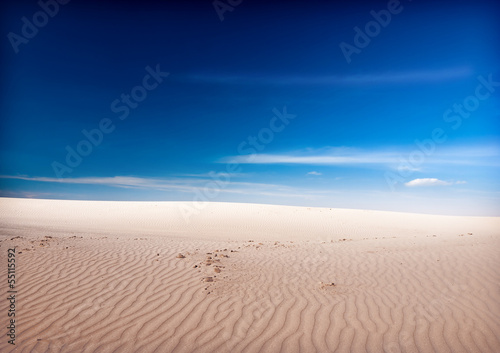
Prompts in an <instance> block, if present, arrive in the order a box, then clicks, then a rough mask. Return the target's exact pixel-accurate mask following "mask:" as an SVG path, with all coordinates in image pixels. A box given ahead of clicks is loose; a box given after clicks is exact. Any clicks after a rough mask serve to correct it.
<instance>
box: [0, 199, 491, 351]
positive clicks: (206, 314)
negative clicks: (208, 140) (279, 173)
mask: <svg viewBox="0 0 500 353" xmlns="http://www.w3.org/2000/svg"><path fill="white" fill-rule="evenodd" d="M189 207H192V204H190V203H180V202H157V203H154V202H93V201H92V202H86V201H55V200H28V199H8V198H2V199H0V212H1V215H2V218H1V221H0V230H1V233H0V240H1V242H0V258H1V262H2V263H4V264H6V263H7V262H6V260H5V259H6V257H7V249H8V248H12V247H16V250H17V255H16V271H17V272H16V274H17V287H16V289H17V291H18V294H17V298H18V300H17V302H16V323H17V326H16V345H15V346H12V345H10V344H9V343H8V337H7V336H5V334H2V337H3V338H1V339H0V351H1V352H10V351H16V352H287V353H288V352H500V308H499V304H498V303H499V302H500V271H499V268H500V260H499V257H498V250H499V249H500V247H499V245H500V218H492V217H450V216H431V215H420V214H405V213H396V212H381V211H364V210H345V209H327V208H306V207H286V206H267V205H252V204H231V203H212V204H208V205H206V207H204V208H203V209H202V210H201V211H200V212H199V214H195V215H193V216H192V217H191V218H190V219H189V220H186V219H185V218H184V217H183V212H184V214H185V210H186V209H188V208H189ZM0 272H1V273H0V276H1V277H0V278H1V280H0V290H1V291H2V293H6V292H7V289H8V288H7V283H6V278H7V268H6V266H2V267H1V270H0ZM8 307H9V302H8V301H7V300H1V301H0V313H2V314H0V315H1V316H0V317H1V320H0V322H1V323H2V327H5V326H6V325H8V323H7V322H8V318H7V311H8ZM4 331H6V329H4Z"/></svg>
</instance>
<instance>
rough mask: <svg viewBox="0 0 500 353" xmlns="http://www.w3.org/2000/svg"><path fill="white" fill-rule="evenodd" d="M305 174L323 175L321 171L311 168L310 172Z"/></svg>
mask: <svg viewBox="0 0 500 353" xmlns="http://www.w3.org/2000/svg"><path fill="white" fill-rule="evenodd" d="M307 175H323V173H320V172H316V171H314V170H313V171H312V172H309V173H307Z"/></svg>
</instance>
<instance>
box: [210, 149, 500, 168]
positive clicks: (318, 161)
mask: <svg viewBox="0 0 500 353" xmlns="http://www.w3.org/2000/svg"><path fill="white" fill-rule="evenodd" d="M414 151H416V152H419V153H420V154H423V152H420V151H419V150H417V149H414V150H409V149H405V150H403V149H399V150H397V151H388V150H387V149H385V150H379V151H374V152H369V151H363V150H356V149H353V148H326V149H325V148H323V149H321V150H316V151H310V150H309V151H295V152H289V153H286V154H265V153H261V154H251V155H237V156H227V157H224V158H221V159H219V160H217V161H216V162H217V163H237V164H302V165H332V166H341V165H386V166H392V167H395V166H398V165H400V164H401V162H402V161H405V160H407V159H408V156H410V155H411V153H413V152H414ZM498 156H500V150H498V149H492V148H491V147H487V148H484V149H481V148H469V149H465V148H459V149H456V150H455V149H448V150H444V149H443V150H442V151H439V152H434V153H430V154H428V155H424V160H423V163H422V164H427V163H429V164H452V165H471V166H474V165H476V166H477V165H481V166H498V165H499V162H498V158H497V157H498ZM406 168H408V167H406ZM411 169H412V170H413V171H419V170H420V166H418V167H413V168H411Z"/></svg>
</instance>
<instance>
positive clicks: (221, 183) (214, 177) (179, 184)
mask: <svg viewBox="0 0 500 353" xmlns="http://www.w3.org/2000/svg"><path fill="white" fill-rule="evenodd" d="M207 175H210V177H207V178H201V177H200V178H169V179H162V178H143V177H133V176H114V177H82V178H48V177H29V176H23V175H0V178H1V179H17V180H26V181H34V182H46V183H60V184H82V185H106V186H110V187H118V188H126V189H134V188H135V189H151V190H159V191H178V192H188V193H196V192H203V191H204V190H205V188H207V189H210V192H215V191H216V192H217V193H230V194H246V195H255V194H260V195H267V196H280V197H307V195H308V194H310V193H311V192H314V191H312V190H306V189H301V188H294V187H290V186H287V185H280V184H267V183H257V182H244V181H233V180H231V179H230V178H226V176H228V174H227V173H209V174H207Z"/></svg>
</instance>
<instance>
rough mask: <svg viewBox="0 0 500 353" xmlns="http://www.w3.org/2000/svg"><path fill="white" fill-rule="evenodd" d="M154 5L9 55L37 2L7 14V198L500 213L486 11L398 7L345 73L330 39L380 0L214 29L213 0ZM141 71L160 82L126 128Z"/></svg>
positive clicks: (101, 6) (102, 15) (75, 24)
mask: <svg viewBox="0 0 500 353" xmlns="http://www.w3.org/2000/svg"><path fill="white" fill-rule="evenodd" d="M223 2H224V3H227V2H226V1H223ZM159 3H161V5H159V4H155V2H148V1H137V2H136V3H134V2H110V1H107V2H106V1H79V0H72V1H70V2H69V3H68V4H65V5H59V10H58V13H57V14H55V15H54V16H53V17H50V18H48V21H47V24H46V25H45V26H43V27H40V28H38V33H36V35H34V36H33V37H32V38H29V39H27V42H25V43H21V44H15V45H12V43H11V41H12V38H14V37H13V36H22V35H23V33H22V27H23V20H22V19H23V17H26V18H27V19H28V20H29V21H33V16H34V14H36V13H37V12H39V11H41V7H40V5H39V4H37V2H36V1H11V2H4V3H2V6H3V8H2V9H1V10H2V15H1V16H2V27H1V29H2V33H3V40H2V45H1V50H2V72H1V75H2V81H1V82H2V85H1V89H2V91H1V97H2V100H1V108H0V113H1V133H2V135H1V142H0V146H1V154H0V158H1V159H0V161H1V165H0V168H1V170H0V175H1V178H0V195H1V196H10V197H33V198H56V199H91V200H196V199H199V198H201V199H206V200H210V201H232V202H233V201H234V202H258V203H272V204H288V205H308V206H326V207H345V208H370V209H386V210H401V211H413V212H428V213H442V214H468V215H497V216H499V215H500V183H499V181H498V180H500V178H498V176H499V169H500V158H499V157H500V127H499V117H500V105H499V92H500V85H499V84H496V83H495V82H499V81H500V70H499V62H500V61H499V50H498V43H500V40H499V39H500V38H499V33H500V31H499V25H498V23H499V21H498V15H497V14H498V13H499V11H498V6H496V5H495V2H493V1H417V0H415V1H406V0H405V1H401V2H400V4H399V5H398V6H397V7H395V8H396V9H397V11H395V12H398V13H397V14H396V13H394V14H392V15H391V19H390V21H389V22H388V23H387V25H386V26H385V27H382V26H379V27H380V31H379V33H378V34H376V35H374V36H373V37H371V38H370V42H369V43H368V44H367V45H366V46H365V47H363V48H358V49H356V50H357V53H354V54H352V55H350V57H349V62H348V60H346V57H345V56H344V54H343V52H342V50H341V43H343V42H344V43H345V45H354V37H355V35H356V32H355V30H354V28H355V27H359V28H360V29H361V30H362V31H363V32H365V30H366V25H367V24H368V23H369V22H370V21H373V20H374V18H373V15H372V14H371V13H370V12H371V11H372V10H373V11H375V12H377V13H379V12H380V11H383V12H385V13H387V12H386V11H387V9H388V2H387V1H383V2H376V1H370V2H346V3H343V4H339V3H335V2H326V1H325V2H320V1H308V2H306V1H292V2H290V1H287V2H285V1H282V2H275V3H273V4H269V3H260V2H257V1H250V0H243V1H242V2H241V4H239V5H237V6H235V7H234V8H233V9H232V11H227V12H225V13H224V14H223V17H224V20H223V21H221V20H220V18H219V16H218V14H217V12H216V10H215V9H214V7H213V4H212V2H211V1H203V2H201V1H200V2H172V3H171V4H170V3H169V2H159ZM233 3H236V1H235V2H233ZM41 16H42V17H40V18H42V19H43V15H41ZM375 29H376V28H375ZM15 38H19V37H15ZM25 41H26V40H25ZM18 43H19V42H18ZM15 49H17V50H18V52H17V53H16V52H15ZM146 67H150V68H151V69H150V70H154V69H155V68H159V70H160V71H162V72H168V73H169V75H168V77H164V78H163V79H162V82H161V83H159V84H158V85H157V87H156V88H154V89H152V90H150V91H146V92H147V97H146V98H145V99H144V100H143V101H141V102H138V103H137V104H138V105H137V107H136V108H134V109H130V112H129V114H128V116H127V117H126V119H124V120H121V119H120V116H121V115H122V113H121V112H118V113H117V112H114V111H113V110H112V109H111V105H112V103H113V102H114V101H115V100H116V99H118V100H120V99H121V98H120V97H121V95H122V94H130V93H131V91H132V90H133V89H134V88H135V87H136V86H138V85H142V82H143V79H144V77H145V75H147V74H148V70H146ZM479 77H481V78H479ZM487 81H490V82H491V81H492V82H493V83H490V84H489V85H488V84H486V86H485V84H484V82H487ZM147 82H148V84H154V83H155V81H154V79H150V80H148V81H147ZM155 85H156V84H155ZM478 86H481V87H479V88H478ZM141 90H142V91H143V92H144V90H143V89H142V88H136V90H135V92H139V93H140V91H141ZM478 92H479V93H478ZM464 100H465V102H464ZM123 104H124V103H122V102H119V101H118V103H117V105H116V107H123V106H124V105H123ZM456 104H462V105H463V104H465V105H466V106H468V107H469V108H463V109H462V110H463V113H462V114H463V115H462V117H460V115H459V114H460V113H458V114H457V113H456V112H453V110H454V109H457V106H456ZM454 105H455V106H454ZM285 107H286V108H285ZM284 109H285V110H286V111H287V112H288V114H290V115H292V116H295V117H294V118H290V119H289V123H288V124H287V125H283V124H282V122H281V120H277V119H276V118H274V117H275V116H276V114H277V113H276V112H278V115H283V110H284ZM449 109H451V110H452V111H451V112H450V111H448V110H449ZM465 116H467V118H465ZM108 119H109V120H108ZM103 121H107V122H109V123H112V126H113V127H114V130H113V131H112V132H110V133H107V134H103V138H102V142H100V143H98V145H97V146H93V147H92V152H91V153H90V154H88V155H87V156H83V157H82V158H81V162H80V163H77V164H78V165H76V166H74V167H71V171H69V169H66V172H61V170H60V169H59V172H58V171H57V168H56V170H55V169H54V162H57V163H60V164H57V163H56V164H57V165H58V166H59V167H60V166H62V165H66V161H65V159H66V156H67V153H68V152H67V149H66V148H67V146H69V148H71V149H74V150H77V146H78V144H79V143H80V141H82V140H84V139H85V136H84V135H83V134H82V130H87V131H90V130H93V129H96V128H99V124H100V123H101V122H103ZM270 124H271V125H273V126H276V127H279V129H278V128H277V130H280V131H275V132H271V134H269V132H270V131H271V130H269V128H270ZM281 127H283V129H281ZM433 132H434V133H435V134H438V135H436V136H441V135H443V134H445V135H446V140H445V141H443V140H444V138H443V139H442V140H440V142H433V144H434V146H429V144H427V145H426V146H427V148H431V150H424V152H425V153H424V152H422V148H420V147H419V145H418V143H417V142H416V140H418V141H423V140H428V139H432V136H433ZM259 133H260V137H259ZM249 136H257V142H258V143H259V147H258V148H259V150H258V151H257V150H254V152H255V154H254V155H253V157H252V158H251V159H250V158H249V154H252V150H250V149H249V147H251V146H250V145H249V142H248V138H249ZM84 143H87V142H84ZM410 157H413V159H412V161H413V162H410V163H408V162H406V163H405V162H402V161H408V159H409V158H410ZM229 162H235V163H237V172H236V173H234V174H233V175H230V176H228V175H226V174H220V173H227V171H228V163H229ZM211 172H213V173H215V174H217V173H218V174H219V177H218V179H224V180H226V181H229V182H227V183H219V184H218V186H217V188H216V190H214V189H213V187H212V186H213V185H214V184H213V183H211V181H212V180H213V179H214V178H213V176H212V175H213V173H212V174H210V173H211ZM200 195H201V196H200Z"/></svg>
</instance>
